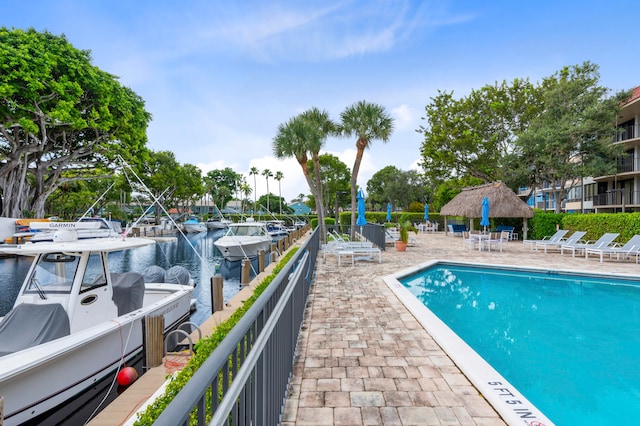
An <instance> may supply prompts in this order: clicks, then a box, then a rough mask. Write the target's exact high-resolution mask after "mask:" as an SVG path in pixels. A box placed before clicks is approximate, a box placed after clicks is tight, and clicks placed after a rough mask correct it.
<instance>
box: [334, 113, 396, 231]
mask: <svg viewBox="0 0 640 426" xmlns="http://www.w3.org/2000/svg"><path fill="white" fill-rule="evenodd" d="M340 120H341V123H340V127H339V129H340V133H342V135H343V136H344V137H354V136H355V138H356V158H355V161H354V163H353V168H352V169H351V239H354V238H355V232H356V210H355V208H356V192H357V189H358V188H357V182H358V173H359V171H360V164H361V163H362V157H363V156H364V150H365V149H368V148H370V147H371V143H372V142H373V141H374V140H380V141H382V142H383V143H386V142H387V141H388V140H389V138H390V137H391V133H393V118H391V116H390V115H389V114H388V113H387V111H386V110H385V108H384V107H383V106H381V105H378V104H374V103H369V102H366V101H359V102H356V103H355V104H353V105H350V106H348V107H347V108H346V109H345V110H344V111H343V112H342V113H341V114H340Z"/></svg>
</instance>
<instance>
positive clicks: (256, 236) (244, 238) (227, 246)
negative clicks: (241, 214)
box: [214, 218, 272, 261]
mask: <svg viewBox="0 0 640 426" xmlns="http://www.w3.org/2000/svg"><path fill="white" fill-rule="evenodd" d="M250 219H252V218H249V219H247V221H246V222H238V223H233V224H230V225H229V228H228V229H227V232H226V233H225V234H224V236H222V237H220V238H219V239H217V240H216V241H215V242H214V245H215V246H216V247H217V248H218V250H220V253H222V256H223V257H224V258H225V260H228V261H237V260H242V259H250V258H254V257H256V256H257V255H258V253H259V252H260V250H264V251H265V252H268V251H269V247H270V246H271V241H272V238H271V236H270V235H269V232H268V231H267V227H266V225H265V224H264V222H255V221H253V220H250Z"/></svg>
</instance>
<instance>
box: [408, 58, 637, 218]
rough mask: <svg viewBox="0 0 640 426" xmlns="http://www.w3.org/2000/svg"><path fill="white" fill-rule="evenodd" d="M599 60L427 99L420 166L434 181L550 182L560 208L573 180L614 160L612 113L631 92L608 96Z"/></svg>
mask: <svg viewBox="0 0 640 426" xmlns="http://www.w3.org/2000/svg"><path fill="white" fill-rule="evenodd" d="M599 78H600V76H599V73H598V67H597V65H594V64H592V63H590V62H585V63H583V64H582V65H575V66H568V67H564V68H563V69H562V70H560V71H558V72H557V73H555V74H554V75H552V76H550V77H547V78H544V79H543V80H542V82H540V83H537V84H533V83H530V82H529V81H528V80H522V79H515V80H514V81H513V82H511V83H506V82H503V83H501V84H497V83H496V84H494V85H488V86H485V87H483V88H481V89H480V90H473V91H472V92H471V94H470V95H469V96H467V97H463V98H460V99H455V98H454V97H453V93H446V92H439V93H438V95H437V96H436V97H435V98H433V99H432V102H431V103H430V104H429V105H427V107H426V108H425V110H426V117H425V119H426V120H427V121H428V125H426V126H420V128H419V129H418V132H420V133H422V134H423V135H424V141H423V143H422V146H421V156H422V162H421V166H422V167H423V169H424V170H425V175H426V177H427V178H428V179H429V180H430V181H431V182H432V183H433V184H434V186H436V187H437V186H439V185H441V184H443V183H445V182H447V181H454V180H458V179H460V178H462V177H471V178H477V179H479V180H480V181H481V182H485V183H488V182H492V181H497V180H501V181H503V182H505V183H506V184H507V185H509V186H510V187H511V188H512V189H516V188H517V187H519V186H529V187H536V186H540V187H541V186H552V187H553V188H556V189H557V194H556V199H557V200H559V202H558V203H557V204H556V205H557V208H558V209H559V208H561V205H562V201H563V200H564V198H565V197H566V193H567V192H568V190H569V189H570V187H571V185H572V183H573V182H577V180H578V179H579V178H580V177H585V176H600V175H604V174H608V173H610V172H611V170H612V167H615V158H616V155H619V152H618V150H617V148H616V146H615V145H614V144H612V141H613V135H614V132H615V117H616V114H617V111H618V110H619V105H620V102H621V101H622V100H623V99H624V98H625V97H626V96H628V92H624V93H619V94H617V95H615V96H613V97H609V96H608V89H606V88H605V87H602V86H601V85H600V83H599Z"/></svg>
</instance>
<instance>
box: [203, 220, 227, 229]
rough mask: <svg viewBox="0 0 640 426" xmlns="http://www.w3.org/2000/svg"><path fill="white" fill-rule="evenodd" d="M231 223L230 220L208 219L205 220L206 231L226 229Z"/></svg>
mask: <svg viewBox="0 0 640 426" xmlns="http://www.w3.org/2000/svg"><path fill="white" fill-rule="evenodd" d="M232 223H233V221H232V220H230V219H225V218H222V219H209V220H207V229H209V230H220V229H227V228H228V227H229V225H231V224H232Z"/></svg>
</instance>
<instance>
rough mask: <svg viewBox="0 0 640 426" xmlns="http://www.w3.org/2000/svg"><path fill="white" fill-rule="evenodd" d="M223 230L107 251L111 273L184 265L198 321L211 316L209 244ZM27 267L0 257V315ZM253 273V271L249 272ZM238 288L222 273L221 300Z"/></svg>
mask: <svg viewBox="0 0 640 426" xmlns="http://www.w3.org/2000/svg"><path fill="white" fill-rule="evenodd" d="M223 234H224V231H209V232H206V233H205V232H203V233H200V234H187V236H186V237H183V236H182V235H178V236H177V239H173V238H172V239H170V241H158V242H157V243H156V244H151V245H148V246H145V247H139V248H136V249H131V250H125V251H121V252H115V253H111V254H110V255H109V267H110V269H111V272H126V271H134V272H140V273H142V272H143V271H144V270H145V269H146V268H147V267H149V266H151V265H157V266H161V267H163V268H165V269H168V268H170V267H172V266H176V265H181V266H184V267H185V268H187V270H188V271H189V272H190V273H191V277H192V278H193V279H194V281H195V283H196V287H195V289H194V293H193V297H194V298H195V299H196V310H195V312H193V313H192V315H191V321H192V322H193V323H195V324H197V325H200V324H202V322H204V320H205V319H207V318H208V317H209V316H210V315H211V277H212V276H213V275H214V274H215V266H214V265H215V264H216V263H218V264H220V263H221V262H222V256H221V254H220V251H219V250H218V249H217V247H216V246H215V245H214V244H213V242H214V241H215V240H217V239H218V238H220V237H221V236H222V235H223ZM30 266H31V258H30V257H25V256H19V257H17V258H7V259H0V316H4V315H5V314H6V313H7V312H9V311H10V310H11V308H12V307H13V303H14V302H15V299H16V297H17V296H18V291H19V290H20V286H21V285H22V282H23V280H24V277H25V276H26V274H27V272H28V270H29V267H30ZM252 276H253V274H252ZM238 291H240V279H239V276H235V277H234V276H225V279H224V285H223V297H224V301H225V303H226V302H228V301H229V300H230V299H231V298H232V297H233V296H235V295H236V294H237V293H238Z"/></svg>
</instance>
